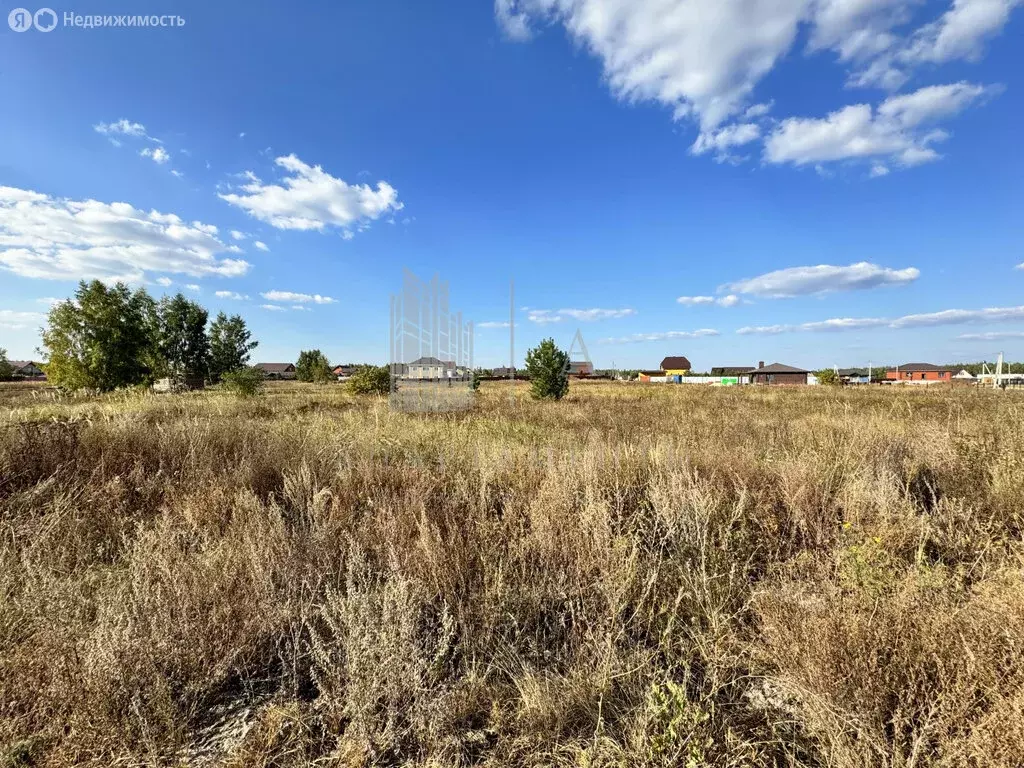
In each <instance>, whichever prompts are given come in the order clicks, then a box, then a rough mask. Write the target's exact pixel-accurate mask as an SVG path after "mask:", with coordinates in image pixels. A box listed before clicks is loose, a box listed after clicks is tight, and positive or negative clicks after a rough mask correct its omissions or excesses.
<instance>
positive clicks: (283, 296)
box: [260, 291, 337, 304]
mask: <svg viewBox="0 0 1024 768" xmlns="http://www.w3.org/2000/svg"><path fill="white" fill-rule="evenodd" d="M260 296H262V297H263V298H264V299H266V300H267V301H285V302H291V303H299V304H334V303H335V302H336V301H337V299H332V298H331V297H330V296H321V295H320V294H319V293H315V294H310V293H295V292H293V291H267V292H266V293H261V294H260Z"/></svg>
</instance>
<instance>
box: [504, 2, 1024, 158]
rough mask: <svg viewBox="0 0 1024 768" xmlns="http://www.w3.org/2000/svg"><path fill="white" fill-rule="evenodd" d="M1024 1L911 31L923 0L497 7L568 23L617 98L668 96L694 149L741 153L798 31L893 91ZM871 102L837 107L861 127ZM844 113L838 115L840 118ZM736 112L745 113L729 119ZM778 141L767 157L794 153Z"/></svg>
mask: <svg viewBox="0 0 1024 768" xmlns="http://www.w3.org/2000/svg"><path fill="white" fill-rule="evenodd" d="M1022 2H1024V0H953V4H952V8H951V9H950V10H949V11H948V12H946V13H945V14H943V15H942V16H941V17H939V18H937V19H936V18H932V19H931V20H927V19H925V20H923V22H924V23H923V24H921V25H920V26H918V27H917V28H916V29H914V28H913V27H910V28H909V31H905V30H907V28H908V26H909V25H910V23H911V22H915V21H916V20H917V19H918V18H919V17H920V14H921V6H922V4H923V3H922V2H921V0H774V2H752V1H751V0H495V3H494V12H495V18H496V19H497V22H498V24H499V25H500V26H501V28H502V29H503V30H504V32H505V34H506V36H507V37H508V38H510V39H512V40H516V41H526V40H529V39H530V38H531V37H532V36H533V35H532V32H533V31H534V30H536V29H539V28H541V27H542V26H544V25H548V24H554V25H561V26H563V27H564V28H565V30H566V31H567V33H568V34H569V36H570V38H571V39H572V40H573V41H574V42H575V43H576V44H577V45H579V46H580V47H581V48H583V49H584V50H586V51H588V52H589V53H590V54H592V55H593V56H594V57H595V58H597V59H598V60H599V61H600V62H601V64H602V67H603V72H604V80H605V82H606V83H607V84H608V87H609V88H610V90H611V91H612V93H613V95H614V96H616V97H617V98H619V99H621V100H623V101H627V102H631V103H632V102H641V101H643V102H653V103H656V104H660V105H662V106H665V107H667V108H668V109H670V110H671V112H672V115H673V117H674V118H675V119H683V118H692V119H693V120H694V121H695V122H696V123H697V125H698V126H699V130H700V134H699V136H698V138H697V141H696V142H695V143H694V144H693V146H692V151H693V152H694V154H704V153H713V155H714V157H715V158H716V159H718V160H736V159H737V158H735V157H734V156H733V155H731V154H730V153H729V152H728V151H727V147H729V146H737V145H739V144H745V143H749V142H753V141H756V140H757V139H758V138H759V136H758V135H757V133H758V132H760V131H759V126H758V125H757V124H755V123H752V122H750V121H752V120H755V119H757V118H763V117H764V116H765V115H767V113H768V111H769V109H770V108H771V105H772V102H771V101H764V100H762V101H760V102H756V103H752V102H753V101H754V99H753V98H752V97H753V95H754V91H755V89H756V88H757V86H758V85H759V84H760V83H761V81H762V80H763V79H764V78H765V77H766V76H767V75H768V74H769V73H770V72H771V71H772V70H773V69H774V68H775V67H776V65H777V63H778V62H779V61H780V60H781V59H782V58H783V57H785V56H787V55H788V54H790V52H791V49H792V48H793V47H794V46H795V45H796V43H797V41H798V40H806V41H807V50H808V52H810V53H820V52H825V51H832V52H834V53H835V55H836V59H837V61H838V64H839V65H840V66H841V67H843V68H844V69H846V71H847V74H848V84H849V85H855V86H871V87H876V86H881V87H883V88H887V89H890V90H895V89H897V88H899V87H901V86H902V85H903V84H904V83H905V82H906V81H907V80H908V79H909V78H910V77H911V76H912V75H913V71H914V69H915V68H916V67H919V66H923V65H926V64H931V63H936V62H944V61H951V60H954V59H959V58H967V59H972V58H977V57H978V56H979V55H980V53H981V51H982V49H983V44H984V42H985V40H987V39H989V38H991V37H992V36H993V35H995V34H998V33H999V32H1000V31H1001V30H1002V29H1003V27H1004V26H1005V24H1006V22H1007V20H1008V18H1009V15H1010V12H1011V10H1012V9H1013V8H1014V7H1016V6H1018V5H1020V4H1021V3H1022ZM928 10H930V8H929V9H928ZM801 28H805V29H806V30H807V34H805V35H804V34H800V32H801ZM852 106H854V107H862V106H863V105H852ZM868 109H869V112H868V117H870V108H868ZM862 111H863V110H859V111H857V112H852V113H847V112H845V110H844V109H840V110H837V111H836V113H834V114H835V115H836V116H838V117H842V118H844V119H845V121H846V122H849V121H855V122H857V123H858V124H861V127H860V130H861V132H863V131H864V130H866V129H865V127H864V126H863V125H862V124H863V123H864V121H865V116H864V115H863V114H861V112H862ZM838 117H836V118H835V119H833V121H832V122H842V121H839V120H838ZM790 119H793V118H790ZM731 120H741V121H745V122H735V123H733V124H732V125H727V124H728V123H729V122H730V121H731ZM869 122H870V121H869ZM723 125H725V126H726V127H725V128H722V126H723ZM843 125H845V123H843ZM798 127H803V128H804V129H809V128H813V127H814V126H812V125H803V126H801V125H799V124H797V125H793V124H790V126H789V130H790V131H793V130H795V129H796V128H798ZM840 127H842V126H840ZM847 127H848V128H849V126H847ZM833 130H835V128H833ZM783 136H787V134H783ZM920 138H921V137H914V140H912V141H910V142H909V143H908V139H907V137H903V140H902V142H901V144H902V146H900V147H898V148H896V149H892V150H889V152H890V153H896V152H901V151H903V150H905V149H907V148H908V147H917V150H918V153H917V157H918V158H920V157H921V154H920V151H921V149H922V147H921V144H920ZM865 141H868V143H869V144H870V145H877V144H878V143H879V142H880V141H881V143H882V145H883V146H889V145H891V144H892V143H893V141H894V137H892V136H886V137H885V140H884V141H882V137H881V136H878V135H875V134H872V135H871V136H869V137H868V138H867V139H865V138H863V137H862V138H861V139H858V140H856V141H854V142H853V143H852V144H851V145H848V146H847V150H848V151H849V150H854V152H855V154H854V156H858V157H859V156H863V153H864V152H865V149H864V148H861V147H860V145H861V144H863V143H864V142H865ZM779 142H780V140H776V145H775V153H773V154H771V155H769V157H785V156H786V153H785V152H782V147H781V146H780V143H779ZM723 145H724V146H723ZM834 151H835V150H834ZM841 156H844V155H842V154H841ZM773 162H774V161H773ZM809 162H810V161H809ZM813 162H826V160H825V159H821V160H816V161H813ZM908 164H909V163H908Z"/></svg>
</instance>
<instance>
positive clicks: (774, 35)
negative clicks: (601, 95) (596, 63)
mask: <svg viewBox="0 0 1024 768" xmlns="http://www.w3.org/2000/svg"><path fill="white" fill-rule="evenodd" d="M810 4H811V3H810V0H775V2H771V3H760V2H745V1H744V0H687V1H686V2H682V1H681V0H518V2H515V1H513V0H501V1H500V2H498V3H497V4H496V5H495V10H496V16H497V19H498V22H499V24H501V25H502V27H503V28H504V30H505V33H506V34H507V35H508V36H509V37H511V38H513V39H520V40H521V39H526V38H528V37H529V22H530V20H531V19H533V20H536V21H537V22H539V23H548V22H551V23H560V24H562V25H564V26H565V28H566V30H567V31H568V32H569V34H570V36H571V37H572V38H573V39H574V40H575V41H576V42H577V43H578V44H580V45H581V46H583V47H584V48H586V49H587V50H588V51H590V52H591V53H592V54H593V55H594V56H596V57H597V58H598V59H600V61H601V63H602V64H603V67H604V75H605V79H606V81H607V82H608V85H609V87H610V88H611V90H612V92H613V93H614V94H615V95H616V96H617V97H619V98H621V99H623V100H626V101H653V102H657V103H660V104H663V105H665V106H667V107H669V108H670V109H672V111H673V113H674V114H675V116H676V117H683V116H688V115H693V116H694V117H696V118H697V120H698V122H699V123H700V126H701V129H702V130H703V131H709V130H711V129H713V128H716V127H717V126H718V125H720V124H721V123H722V122H724V121H725V120H726V119H727V118H729V117H731V116H732V115H735V114H737V113H738V112H740V111H742V110H743V109H745V108H746V106H747V103H746V102H747V100H748V98H749V96H750V94H751V93H752V91H753V89H754V86H755V85H756V84H757V82H758V81H759V80H760V79H761V78H762V77H764V76H765V75H766V74H767V73H768V72H769V71H771V69H772V68H773V67H774V66H775V63H776V61H778V59H779V58H780V57H781V56H782V55H783V54H785V53H786V51H788V50H789V48H790V47H791V46H792V45H793V42H794V40H795V39H796V34H797V27H798V25H799V23H800V21H801V20H802V19H803V18H804V17H805V16H806V14H807V13H808V11H809V8H810Z"/></svg>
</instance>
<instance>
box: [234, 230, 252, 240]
mask: <svg viewBox="0 0 1024 768" xmlns="http://www.w3.org/2000/svg"><path fill="white" fill-rule="evenodd" d="M231 237H232V238H233V239H234V240H245V238H246V237H248V235H246V234H245V232H239V231H238V230H237V229H232V230H231Z"/></svg>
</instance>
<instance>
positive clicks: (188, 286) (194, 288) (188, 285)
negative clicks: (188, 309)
mask: <svg viewBox="0 0 1024 768" xmlns="http://www.w3.org/2000/svg"><path fill="white" fill-rule="evenodd" d="M185 289H186V290H188V291H192V292H193V293H199V291H200V290H202V289H201V288H200V287H199V286H198V285H196V284H195V283H185Z"/></svg>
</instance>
